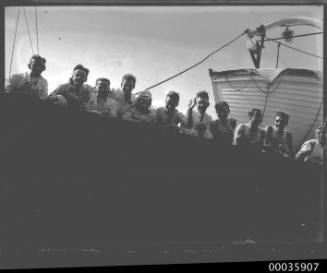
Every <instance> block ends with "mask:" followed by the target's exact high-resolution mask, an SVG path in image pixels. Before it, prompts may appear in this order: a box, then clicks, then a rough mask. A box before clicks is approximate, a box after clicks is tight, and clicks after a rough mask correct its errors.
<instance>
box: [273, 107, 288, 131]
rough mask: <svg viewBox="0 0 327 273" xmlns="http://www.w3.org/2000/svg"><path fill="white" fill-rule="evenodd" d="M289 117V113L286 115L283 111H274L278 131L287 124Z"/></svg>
mask: <svg viewBox="0 0 327 273" xmlns="http://www.w3.org/2000/svg"><path fill="white" fill-rule="evenodd" d="M289 118H290V117H289V115H287V114H286V113H284V112H277V113H276V119H275V127H276V128H277V129H278V130H279V131H283V130H284V128H285V127H286V126H287V124H288V120H289Z"/></svg>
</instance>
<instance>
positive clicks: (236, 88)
mask: <svg viewBox="0 0 327 273" xmlns="http://www.w3.org/2000/svg"><path fill="white" fill-rule="evenodd" d="M225 80H226V82H227V83H228V85H229V87H230V88H232V89H233V90H237V91H243V90H244V89H245V88H246V87H247V86H248V85H249V83H250V81H251V76H249V78H248V79H247V81H246V82H245V84H244V85H243V86H242V87H235V86H233V85H232V83H231V82H230V81H229V79H228V77H227V76H225Z"/></svg>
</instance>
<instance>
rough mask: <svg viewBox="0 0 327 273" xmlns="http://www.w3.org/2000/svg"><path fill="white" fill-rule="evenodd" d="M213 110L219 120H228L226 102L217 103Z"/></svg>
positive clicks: (228, 111)
mask: <svg viewBox="0 0 327 273" xmlns="http://www.w3.org/2000/svg"><path fill="white" fill-rule="evenodd" d="M215 108H216V113H217V115H218V117H219V119H220V120H226V119H227V118H228V115H229V113H230V110H229V105H228V103H227V102H226V101H220V102H217V103H216V105H215Z"/></svg>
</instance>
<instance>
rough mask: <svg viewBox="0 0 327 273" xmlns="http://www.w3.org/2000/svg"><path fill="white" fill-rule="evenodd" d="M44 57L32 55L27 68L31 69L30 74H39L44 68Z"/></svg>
mask: <svg viewBox="0 0 327 273" xmlns="http://www.w3.org/2000/svg"><path fill="white" fill-rule="evenodd" d="M45 63H46V59H45V58H43V57H41V56H40V55H33V56H32V57H31V58H30V61H29V63H28V68H29V69H30V70H31V74H32V75H34V76H40V75H41V73H42V72H43V71H44V70H45Z"/></svg>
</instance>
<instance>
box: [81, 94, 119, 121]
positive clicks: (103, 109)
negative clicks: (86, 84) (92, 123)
mask: <svg viewBox="0 0 327 273" xmlns="http://www.w3.org/2000/svg"><path fill="white" fill-rule="evenodd" d="M86 109H87V110H88V111H96V112H98V113H99V114H101V115H103V116H112V117H117V110H118V104H117V102H116V101H115V100H113V99H111V98H109V97H107V100H100V99H99V98H98V95H97V93H95V92H92V93H91V97H90V100H89V101H88V103H87V104H86Z"/></svg>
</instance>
